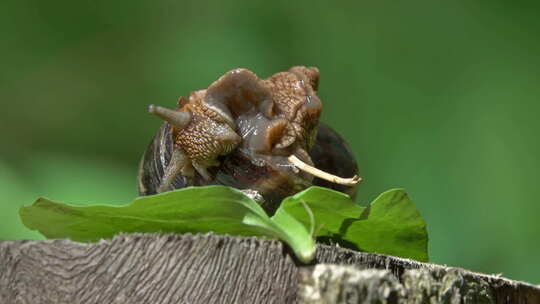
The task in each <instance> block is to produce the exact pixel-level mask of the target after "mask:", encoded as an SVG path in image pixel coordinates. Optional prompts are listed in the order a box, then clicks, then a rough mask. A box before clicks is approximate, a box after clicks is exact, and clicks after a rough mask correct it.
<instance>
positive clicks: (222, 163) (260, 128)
mask: <svg viewBox="0 0 540 304" xmlns="http://www.w3.org/2000/svg"><path fill="white" fill-rule="evenodd" d="M318 82H319V71H318V70H317V69H316V68H307V67H302V66H297V67H293V68H291V69H290V70H289V71H287V72H280V73H276V74H274V75H272V76H271V77H269V78H267V79H259V78H258V77H257V76H256V75H255V74H254V73H253V72H251V71H249V70H247V69H235V70H232V71H229V72H227V73H226V74H225V75H223V76H222V77H220V78H219V79H218V80H217V81H215V82H214V83H212V84H211V85H210V86H209V87H208V89H205V90H199V91H194V92H192V93H191V94H190V96H189V97H188V98H184V97H181V98H180V99H179V101H178V108H177V109H176V110H169V109H166V108H162V107H159V106H154V105H151V106H150V107H149V112H150V113H152V114H155V115H157V116H159V117H160V118H162V119H163V120H165V121H166V122H165V123H164V124H162V126H161V128H160V129H159V131H158V132H157V133H156V135H155V136H154V139H153V140H152V142H151V143H150V145H149V146H148V148H147V150H146V152H145V154H144V155H143V158H142V160H141V164H140V168H139V193H140V194H141V195H149V194H155V193H159V192H164V191H168V190H172V189H178V188H183V187H186V186H201V185H212V184H221V185H227V186H231V187H235V188H238V189H251V190H255V191H257V192H258V193H260V194H261V195H262V196H263V198H264V204H263V207H264V208H265V209H266V210H268V211H270V212H271V211H272V210H274V209H275V208H276V207H277V204H279V202H280V201H281V200H282V199H283V198H284V197H286V196H289V195H292V194H294V193H296V192H298V191H301V190H303V189H305V188H307V187H309V186H311V185H320V186H325V187H329V188H333V189H336V190H339V191H342V192H345V193H348V194H349V195H351V196H353V197H354V195H355V192H356V187H355V185H356V184H357V183H358V182H359V181H360V178H359V177H358V176H357V175H356V174H357V171H358V168H357V165H356V161H355V159H354V156H353V154H352V152H351V151H350V149H349V148H348V146H347V144H346V143H345V141H344V140H343V139H342V138H341V137H340V136H339V135H338V134H337V133H336V132H335V131H333V130H332V129H331V128H330V127H328V126H326V125H324V124H322V123H319V116H320V114H321V110H322V103H321V101H320V99H319V98H318V97H317V95H316V91H317V88H318ZM338 176H353V177H352V178H340V177H338Z"/></svg>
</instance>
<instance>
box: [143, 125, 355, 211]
mask: <svg viewBox="0 0 540 304" xmlns="http://www.w3.org/2000/svg"><path fill="white" fill-rule="evenodd" d="M171 132H172V131H171V127H170V125H169V124H168V123H164V124H162V126H161V128H160V129H159V130H158V132H157V133H156V135H155V136H154V138H153V139H152V142H151V143H150V145H149V146H148V148H147V150H146V152H145V154H144V155H143V158H142V159H141V164H140V168H139V178H138V180H139V194H140V195H151V194H156V193H157V189H158V187H159V185H160V182H161V179H162V177H163V174H164V172H165V168H166V167H167V165H168V164H169V161H170V159H171V154H172V151H173V142H172V136H171ZM309 154H310V156H311V159H312V160H313V163H314V165H315V167H317V168H319V169H321V170H323V171H326V172H328V173H331V174H334V175H337V176H354V175H357V174H358V166H357V163H356V160H355V157H354V155H353V153H352V151H351V149H350V148H349V147H348V145H347V143H346V142H345V141H344V140H343V139H342V138H341V136H340V135H339V134H338V133H337V132H336V131H334V130H333V129H332V128H330V127H329V126H327V125H325V124H323V123H319V127H318V132H317V137H316V141H315V144H314V146H313V147H312V149H311V150H310V152H309ZM220 162H221V165H220V166H218V167H212V168H209V172H210V174H211V175H212V180H211V181H205V180H204V179H203V178H201V177H200V176H199V175H195V177H194V178H193V180H192V183H193V184H192V185H193V186H202V185H225V186H231V187H235V188H237V189H252V190H256V191H258V192H259V193H260V194H261V195H262V196H263V197H264V200H265V202H264V204H263V208H265V209H266V210H267V211H268V212H270V213H272V212H273V211H274V210H275V208H276V207H277V206H278V205H279V203H280V202H281V200H282V199H283V198H285V197H287V196H290V195H293V194H295V193H297V192H299V191H301V190H304V189H305V188H307V187H309V186H311V185H315V186H322V187H326V188H331V189H334V190H337V191H341V192H344V193H347V194H348V195H350V196H351V197H352V198H353V199H354V197H355V195H356V190H357V186H344V185H339V184H334V183H331V182H328V181H325V180H322V179H320V178H314V179H313V180H312V182H311V183H310V182H307V181H308V180H310V178H308V177H307V176H305V174H306V173H304V172H302V171H300V172H297V173H296V174H297V175H298V176H299V177H302V178H299V180H304V182H298V180H296V181H295V182H291V181H290V179H291V178H294V177H291V175H288V176H282V172H281V171H278V170H275V169H274V167H273V166H271V165H269V164H268V163H261V162H259V161H257V160H254V159H253V158H252V156H251V155H250V154H249V153H246V152H245V151H243V150H242V149H236V150H234V151H233V152H231V153H229V154H228V155H226V156H222V157H221V158H220ZM186 186H188V181H187V179H186V178H185V177H184V176H182V175H177V176H176V177H175V178H174V180H173V182H172V188H174V189H180V188H184V187H186Z"/></svg>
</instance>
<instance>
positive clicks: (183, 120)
mask: <svg viewBox="0 0 540 304" xmlns="http://www.w3.org/2000/svg"><path fill="white" fill-rule="evenodd" d="M148 112H150V113H151V114H154V115H156V116H158V117H159V118H161V119H163V120H165V121H166V122H168V123H170V124H171V125H172V126H174V127H175V128H178V129H182V128H184V127H185V126H187V125H188V124H189V122H190V121H191V113H189V112H178V111H173V110H170V109H167V108H164V107H160V106H155V105H150V106H148Z"/></svg>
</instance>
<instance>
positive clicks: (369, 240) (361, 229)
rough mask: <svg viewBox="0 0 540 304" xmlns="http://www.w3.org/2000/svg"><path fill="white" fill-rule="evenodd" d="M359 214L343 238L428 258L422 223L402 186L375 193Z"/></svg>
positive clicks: (362, 247) (368, 247)
mask: <svg viewBox="0 0 540 304" xmlns="http://www.w3.org/2000/svg"><path fill="white" fill-rule="evenodd" d="M362 217H363V218H365V219H361V220H358V221H355V222H354V223H352V224H351V225H350V227H349V228H348V229H347V231H346V233H345V235H344V236H343V239H345V240H347V241H349V242H352V243H354V244H357V246H358V248H359V249H360V250H363V251H369V252H376V253H383V254H388V255H394V256H399V257H404V258H410V259H414V260H418V261H422V262H427V261H428V260H429V257H428V249H427V244H428V235H427V230H426V223H425V222H424V219H423V218H422V216H421V215H420V213H419V212H418V210H417V209H416V207H415V206H414V204H413V203H412V201H411V200H410V198H409V196H408V195H407V193H406V192H405V191H404V190H403V189H392V190H388V191H386V192H384V193H382V194H381V195H379V197H377V198H376V199H375V200H374V201H373V202H372V203H371V205H370V206H369V207H368V208H366V210H365V211H364V214H363V216H362Z"/></svg>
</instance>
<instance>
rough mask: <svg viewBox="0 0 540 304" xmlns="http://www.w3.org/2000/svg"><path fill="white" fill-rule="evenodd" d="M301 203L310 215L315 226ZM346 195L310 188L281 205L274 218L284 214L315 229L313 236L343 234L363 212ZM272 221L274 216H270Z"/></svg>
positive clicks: (287, 199) (329, 190)
mask: <svg viewBox="0 0 540 304" xmlns="http://www.w3.org/2000/svg"><path fill="white" fill-rule="evenodd" d="M302 203H305V204H306V205H307V206H308V207H309V209H311V211H312V212H313V216H314V219H315V223H312V222H311V219H310V216H309V213H308V211H307V210H306V208H305V207H304V205H303V204H302ZM364 209H365V208H363V207H360V206H358V205H356V204H355V203H354V202H353V201H352V200H351V199H350V197H349V196H348V195H347V194H344V193H342V192H338V191H334V190H331V189H327V188H322V187H310V188H308V189H307V190H304V191H302V192H299V193H297V194H295V195H293V196H289V197H287V198H286V199H285V200H283V202H282V203H281V205H280V207H279V209H278V210H277V211H276V215H278V214H280V212H287V213H289V214H291V215H292V216H294V217H295V218H296V219H297V220H298V221H299V222H301V223H303V224H304V225H305V226H306V227H309V226H311V225H315V227H314V228H315V230H316V231H317V234H316V236H329V237H332V236H334V237H335V236H336V235H339V234H343V233H344V232H345V230H344V229H346V228H347V224H348V223H349V222H351V221H354V220H357V219H358V218H359V217H360V216H361V215H362V213H363V212H364ZM274 217H275V216H274Z"/></svg>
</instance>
